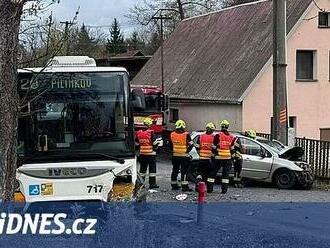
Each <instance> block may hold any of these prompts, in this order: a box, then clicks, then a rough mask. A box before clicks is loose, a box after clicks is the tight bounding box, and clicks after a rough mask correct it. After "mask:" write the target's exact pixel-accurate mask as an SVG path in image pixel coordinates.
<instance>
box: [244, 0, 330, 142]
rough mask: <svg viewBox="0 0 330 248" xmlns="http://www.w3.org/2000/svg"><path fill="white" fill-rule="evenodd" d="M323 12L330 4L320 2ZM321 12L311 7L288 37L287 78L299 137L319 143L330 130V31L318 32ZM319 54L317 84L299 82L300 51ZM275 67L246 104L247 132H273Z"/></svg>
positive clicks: (290, 108)
mask: <svg viewBox="0 0 330 248" xmlns="http://www.w3.org/2000/svg"><path fill="white" fill-rule="evenodd" d="M317 2H318V5H319V6H321V8H322V9H327V10H330V1H329V0H319V1H317ZM318 12H319V10H318V9H317V8H316V6H315V5H313V4H312V5H311V7H310V9H309V11H308V13H307V14H306V16H304V17H303V19H308V18H312V17H316V18H312V19H310V20H302V22H301V23H300V24H298V25H297V26H296V29H295V30H294V31H293V32H292V34H291V35H290V36H288V52H287V63H288V67H287V76H288V81H287V82H288V111H289V116H296V118H297V119H296V135H297V136H300V137H308V138H314V139H319V138H320V128H330V118H329V115H330V82H329V51H330V29H329V28H318V18H317V15H318ZM301 49H303V50H317V55H316V56H317V57H316V59H317V77H316V79H317V81H316V82H311V81H310V82H301V81H300V82H299V81H296V51H297V50H301ZM272 77H273V75H272V64H271V63H269V64H268V65H267V66H266V67H265V71H264V72H263V73H262V75H261V76H260V77H259V78H258V79H257V80H256V81H255V84H254V86H253V87H252V89H251V91H250V92H249V93H248V94H247V96H246V98H245V99H244V100H243V107H242V108H243V129H249V128H255V129H256V130H257V131H259V132H267V133H269V132H270V118H271V116H272V112H273V111H272V101H273V97H272V90H273V89H272V80H273V79H272Z"/></svg>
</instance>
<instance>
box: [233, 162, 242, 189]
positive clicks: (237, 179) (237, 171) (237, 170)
mask: <svg viewBox="0 0 330 248" xmlns="http://www.w3.org/2000/svg"><path fill="white" fill-rule="evenodd" d="M233 164H234V183H235V185H237V186H241V172H242V165H243V160H242V159H240V158H233Z"/></svg>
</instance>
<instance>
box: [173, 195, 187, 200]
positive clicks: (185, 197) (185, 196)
mask: <svg viewBox="0 0 330 248" xmlns="http://www.w3.org/2000/svg"><path fill="white" fill-rule="evenodd" d="M187 197H188V195H187V194H180V195H177V196H175V199H177V200H178V201H184V200H186V199H187Z"/></svg>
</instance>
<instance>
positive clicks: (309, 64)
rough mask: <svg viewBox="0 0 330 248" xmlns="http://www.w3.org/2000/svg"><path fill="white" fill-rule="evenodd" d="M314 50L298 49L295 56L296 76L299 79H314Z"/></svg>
mask: <svg viewBox="0 0 330 248" xmlns="http://www.w3.org/2000/svg"><path fill="white" fill-rule="evenodd" d="M316 71H317V70H316V51H307V50H303V51H302V50H300V51H297V57H296V78H297V80H298V81H299V80H301V81H314V80H316Z"/></svg>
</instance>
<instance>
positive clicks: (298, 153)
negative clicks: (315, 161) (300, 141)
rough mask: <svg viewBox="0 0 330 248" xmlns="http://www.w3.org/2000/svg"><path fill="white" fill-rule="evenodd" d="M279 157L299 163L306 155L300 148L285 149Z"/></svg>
mask: <svg viewBox="0 0 330 248" xmlns="http://www.w3.org/2000/svg"><path fill="white" fill-rule="evenodd" d="M278 155H279V157H280V158H284V159H287V160H291V161H299V160H301V158H302V156H303V155H304V149H302V148H301V147H299V146H295V147H290V148H285V149H283V150H282V151H280V152H279V154H278Z"/></svg>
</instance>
